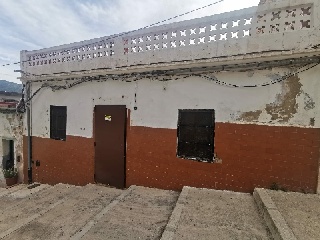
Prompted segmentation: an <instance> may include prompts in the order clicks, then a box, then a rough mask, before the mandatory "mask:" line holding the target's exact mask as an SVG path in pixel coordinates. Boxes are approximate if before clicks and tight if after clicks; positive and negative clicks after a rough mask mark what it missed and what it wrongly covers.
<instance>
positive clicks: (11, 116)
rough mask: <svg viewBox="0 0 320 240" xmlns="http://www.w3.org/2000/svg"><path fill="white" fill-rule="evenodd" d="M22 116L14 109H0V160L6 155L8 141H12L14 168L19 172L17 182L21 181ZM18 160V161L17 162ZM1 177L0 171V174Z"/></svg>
mask: <svg viewBox="0 0 320 240" xmlns="http://www.w3.org/2000/svg"><path fill="white" fill-rule="evenodd" d="M22 124H23V115H21V114H17V113H16V111H15V109H13V110H12V109H10V110H8V109H0V160H1V163H0V164H1V167H2V158H3V156H5V155H7V153H6V152H4V151H6V149H8V146H6V145H8V141H7V140H13V141H14V160H15V167H16V168H17V169H18V171H19V181H20V182H21V181H23V159H22V157H23V148H22V139H23V125H22ZM17 160H18V161H17ZM0 174H1V175H2V171H1V173H0Z"/></svg>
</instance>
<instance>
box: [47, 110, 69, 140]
mask: <svg viewBox="0 0 320 240" xmlns="http://www.w3.org/2000/svg"><path fill="white" fill-rule="evenodd" d="M66 128H67V107H66V106H50V138H52V139H56V140H66Z"/></svg>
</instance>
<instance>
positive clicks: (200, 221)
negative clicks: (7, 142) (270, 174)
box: [0, 184, 320, 240]
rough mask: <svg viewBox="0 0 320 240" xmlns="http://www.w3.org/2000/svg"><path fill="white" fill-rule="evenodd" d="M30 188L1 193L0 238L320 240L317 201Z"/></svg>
mask: <svg viewBox="0 0 320 240" xmlns="http://www.w3.org/2000/svg"><path fill="white" fill-rule="evenodd" d="M27 187H28V186H27V185H17V186H14V187H12V188H8V189H6V188H0V239H9V240H13V239H19V240H20V239H22V240H23V239H30V240H31V239H32V240H37V239H46V240H47V239H73V240H77V239H87V240H91V239H111V240H112V239H117V240H120V239H161V240H175V239H176V240H180V239H199V240H200V239H219V240H224V239H239V240H240V239H241V240H242V239H262V240H263V239H272V238H271V237H270V236H271V235H270V234H272V236H274V237H275V238H277V239H278V237H277V236H290V237H289V238H288V237H287V238H286V237H284V238H279V239H290V240H292V239H320V231H319V229H320V196H319V195H307V194H300V193H284V192H276V191H270V190H265V189H260V190H259V189H256V190H255V195H254V196H255V198H253V197H252V195H250V194H244V193H234V192H228V191H217V190H209V189H196V188H191V187H184V188H183V190H182V192H181V193H178V192H173V191H166V190H159V189H151V188H144V187H137V186H132V187H130V188H128V189H126V190H119V189H114V188H108V187H105V186H99V185H92V184H89V185H87V186H84V187H77V186H71V185H66V184H57V185H55V186H49V185H45V184H42V185H39V186H37V187H35V188H31V189H28V188H27ZM257 199H260V200H259V203H258V202H257V201H258V200H257ZM255 200H256V202H255ZM258 206H259V211H260V212H261V209H262V210H263V211H264V213H262V215H261V216H260V215H259V214H258ZM266 212H267V213H266ZM267 229H268V230H267Z"/></svg>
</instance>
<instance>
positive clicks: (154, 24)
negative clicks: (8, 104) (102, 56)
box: [2, 0, 225, 67]
mask: <svg viewBox="0 0 320 240" xmlns="http://www.w3.org/2000/svg"><path fill="white" fill-rule="evenodd" d="M224 1H225V0H218V1H216V2H213V3H210V4H208V5H205V6H203V7H199V8H196V9H193V10H191V11H188V12H185V13H182V14H179V15H176V16H174V17H170V18H167V19H165V20H162V21H159V22H156V23H152V24H150V25H147V26H145V27H141V28H138V29H135V30H131V31H127V32H124V33H119V34H115V35H114V36H112V37H108V38H106V39H104V40H100V41H97V42H93V43H90V44H96V43H103V42H105V41H108V40H111V39H114V38H117V37H122V36H124V35H126V34H129V33H134V32H137V31H140V30H143V29H146V28H150V27H153V26H156V25H158V24H161V23H165V22H167V21H170V20H172V19H175V18H178V17H182V16H185V15H188V14H190V13H193V12H196V11H199V10H202V9H204V8H208V7H211V6H213V5H215V4H218V3H220V2H224ZM87 45H88V44H85V45H81V46H77V48H81V47H85V46H87ZM30 61H32V60H25V61H20V62H15V63H7V64H3V65H2V67H5V66H9V65H13V64H20V63H26V62H30Z"/></svg>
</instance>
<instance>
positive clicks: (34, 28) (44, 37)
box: [0, 0, 259, 82]
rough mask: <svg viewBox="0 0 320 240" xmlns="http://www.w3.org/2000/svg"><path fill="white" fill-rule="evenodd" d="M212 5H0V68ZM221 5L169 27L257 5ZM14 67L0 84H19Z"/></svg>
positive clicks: (68, 1)
mask: <svg viewBox="0 0 320 240" xmlns="http://www.w3.org/2000/svg"><path fill="white" fill-rule="evenodd" d="M213 2H215V0H197V1H195V0H183V1H182V0H0V32H1V35H0V65H2V64H7V63H12V62H17V61H19V58H20V50H35V49H41V48H45V47H51V46H56V45H61V44H65V43H72V42H78V41H81V40H85V39H91V38H96V37H102V36H108V35H111V34H116V33H120V32H125V31H129V30H134V29H137V28H140V27H144V26H146V25H149V24H152V23H154V22H158V21H159V20H164V19H167V18H169V17H173V16H175V15H178V14H181V13H184V12H187V11H189V10H192V9H195V8H198V7H202V6H205V5H207V4H210V3H213ZM258 3H259V0H224V2H221V3H218V4H216V5H214V6H211V7H208V8H206V9H203V10H200V11H197V12H195V13H192V14H189V15H186V16H184V17H183V18H177V19H176V20H175V21H181V20H185V19H192V18H196V17H203V16H208V15H213V14H216V13H221V12H228V11H231V10H237V9H242V8H246V7H251V6H256V5H258ZM14 69H19V66H18V65H13V66H6V67H1V66H0V79H5V80H9V81H13V82H19V80H18V79H16V78H17V76H19V74H17V73H14V72H13V70H14Z"/></svg>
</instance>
